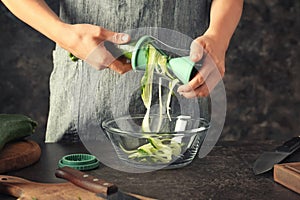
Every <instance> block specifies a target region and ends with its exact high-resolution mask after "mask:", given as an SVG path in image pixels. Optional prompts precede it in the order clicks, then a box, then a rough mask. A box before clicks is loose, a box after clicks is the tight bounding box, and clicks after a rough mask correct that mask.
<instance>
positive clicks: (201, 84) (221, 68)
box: [178, 34, 227, 98]
mask: <svg viewBox="0 0 300 200" xmlns="http://www.w3.org/2000/svg"><path fill="white" fill-rule="evenodd" d="M190 49H191V51H190V59H191V60H192V61H193V62H198V61H200V60H201V59H202V58H203V65H202V67H201V69H200V70H199V72H198V74H197V75H196V76H195V77H194V78H193V79H192V80H191V81H190V82H189V83H188V84H186V85H182V86H180V87H179V88H178V92H179V93H180V94H181V95H183V96H185V97H186V98H193V97H206V96H208V95H209V93H210V92H211V91H212V90H213V88H214V87H215V86H216V85H217V84H218V82H219V81H220V80H222V78H223V77H224V73H225V53H226V49H227V47H224V45H223V46H222V45H220V43H219V42H218V40H217V38H215V37H214V36H212V35H205V34H204V35H202V36H200V37H198V38H196V39H195V40H194V41H193V42H192V44H191V47H190Z"/></svg>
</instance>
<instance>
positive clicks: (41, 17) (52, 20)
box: [2, 0, 65, 43]
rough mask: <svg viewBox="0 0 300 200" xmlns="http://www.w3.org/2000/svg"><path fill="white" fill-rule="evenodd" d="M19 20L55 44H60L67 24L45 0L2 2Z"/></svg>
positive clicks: (4, 0)
mask: <svg viewBox="0 0 300 200" xmlns="http://www.w3.org/2000/svg"><path fill="white" fill-rule="evenodd" d="M2 2H3V3H4V4H5V6H6V7H7V8H8V9H9V10H10V11H11V12H12V13H13V14H14V15H15V16H16V17H18V18H19V19H21V20H22V21H23V22H25V23H26V24H28V25H30V26H31V27H33V28H34V29H36V30H37V31H39V32H40V33H42V34H43V35H45V36H46V37H48V38H49V39H51V40H53V41H54V42H57V43H60V42H61V41H60V40H61V39H62V38H61V37H62V36H63V31H62V30H63V27H64V26H65V24H64V23H63V22H62V21H61V20H60V18H59V17H58V16H57V15H56V14H55V13H54V12H53V11H52V10H51V9H50V8H49V7H48V5H47V4H46V3H45V1H44V0H2Z"/></svg>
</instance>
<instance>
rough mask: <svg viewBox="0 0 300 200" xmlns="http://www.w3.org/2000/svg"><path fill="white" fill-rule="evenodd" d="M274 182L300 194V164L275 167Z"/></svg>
mask: <svg viewBox="0 0 300 200" xmlns="http://www.w3.org/2000/svg"><path fill="white" fill-rule="evenodd" d="M274 181H276V182H278V183H280V184H282V185H284V186H285V187H287V188H289V189H291V190H293V191H295V192H297V193H298V194H300V162H294V163H285V164H278V165H275V166H274Z"/></svg>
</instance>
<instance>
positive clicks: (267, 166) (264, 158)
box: [253, 136, 300, 175]
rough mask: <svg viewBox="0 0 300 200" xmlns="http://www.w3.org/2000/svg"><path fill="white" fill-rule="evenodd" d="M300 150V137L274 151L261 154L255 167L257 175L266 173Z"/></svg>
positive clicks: (254, 170)
mask: <svg viewBox="0 0 300 200" xmlns="http://www.w3.org/2000/svg"><path fill="white" fill-rule="evenodd" d="M299 148H300V136H298V137H293V138H292V139H290V140H288V141H287V142H285V143H284V144H283V145H281V146H279V147H277V148H276V149H274V150H273V151H269V152H264V153H263V154H261V155H260V156H259V157H258V159H257V160H256V161H255V163H254V165H253V172H254V174H255V175H258V174H262V173H265V172H267V171H269V170H271V169H272V168H273V166H274V165H275V164H278V163H280V162H281V161H283V160H284V159H285V158H286V157H288V156H289V155H291V154H292V153H293V152H295V151H296V150H297V149H299Z"/></svg>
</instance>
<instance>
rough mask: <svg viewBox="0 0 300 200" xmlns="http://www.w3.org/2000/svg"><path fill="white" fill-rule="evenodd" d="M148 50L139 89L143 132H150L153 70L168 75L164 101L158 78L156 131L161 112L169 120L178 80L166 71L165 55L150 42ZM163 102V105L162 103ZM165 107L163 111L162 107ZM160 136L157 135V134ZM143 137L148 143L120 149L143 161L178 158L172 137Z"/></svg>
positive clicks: (177, 145) (175, 144)
mask: <svg viewBox="0 0 300 200" xmlns="http://www.w3.org/2000/svg"><path fill="white" fill-rule="evenodd" d="M147 51H148V62H147V65H146V69H145V73H144V76H143V77H142V79H141V89H142V94H141V97H142V100H143V103H144V105H145V107H146V109H147V111H146V114H145V116H144V119H143V122H142V131H143V132H144V133H147V132H148V133H150V132H151V128H150V109H151V101H152V89H153V88H152V83H153V76H154V70H155V71H156V72H158V73H160V74H161V75H163V76H165V77H168V78H169V79H170V82H169V92H168V95H167V99H166V101H165V102H163V100H162V88H161V87H162V83H161V82H162V80H161V79H162V78H161V77H160V78H159V88H158V89H159V121H158V125H157V127H156V132H160V130H161V125H162V120H163V113H167V116H168V118H169V120H170V121H171V116H170V109H171V108H170V103H171V96H172V93H173V89H174V87H175V86H176V84H177V83H178V82H179V80H178V79H175V78H174V77H173V76H172V75H171V74H170V73H169V71H168V68H167V61H168V60H167V56H164V55H162V54H160V53H159V52H158V51H157V50H156V49H155V48H154V47H153V46H152V45H151V44H148V46H147ZM164 104H165V105H164ZM164 108H165V109H166V110H165V112H164V110H163V109H164ZM157 136H158V137H160V136H159V135H157ZM145 138H146V139H147V141H148V143H146V144H144V145H141V146H140V147H138V148H137V149H135V150H130V151H128V150H126V149H124V148H123V147H122V146H121V149H122V150H123V151H124V152H125V153H127V154H128V158H129V159H133V160H135V161H138V162H144V163H165V164H166V163H169V162H170V161H172V159H174V158H178V157H179V156H180V155H181V143H179V142H176V141H174V140H172V139H169V138H168V139H166V138H164V139H161V138H156V137H155V138H154V137H151V136H147V135H146V134H145Z"/></svg>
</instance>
